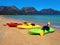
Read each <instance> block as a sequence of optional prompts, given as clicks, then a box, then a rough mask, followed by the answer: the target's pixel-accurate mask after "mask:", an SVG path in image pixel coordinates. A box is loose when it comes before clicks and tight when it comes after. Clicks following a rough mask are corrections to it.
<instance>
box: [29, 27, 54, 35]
mask: <svg viewBox="0 0 60 45" xmlns="http://www.w3.org/2000/svg"><path fill="white" fill-rule="evenodd" d="M40 30H41V28H35V29H31V30H29V31H28V32H29V34H32V35H35V34H36V35H38V34H40ZM52 32H54V28H50V30H49V31H47V30H45V32H44V34H47V33H52Z"/></svg>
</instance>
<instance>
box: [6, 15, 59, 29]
mask: <svg viewBox="0 0 60 45" xmlns="http://www.w3.org/2000/svg"><path fill="white" fill-rule="evenodd" d="M5 17H8V18H15V19H19V20H26V21H32V22H36V23H38V24H43V25H45V24H47V23H48V21H50V22H51V26H54V27H56V28H59V29H60V15H6V16H5Z"/></svg>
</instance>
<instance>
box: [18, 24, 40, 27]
mask: <svg viewBox="0 0 60 45" xmlns="http://www.w3.org/2000/svg"><path fill="white" fill-rule="evenodd" d="M17 28H40V25H34V26H32V25H25V24H23V25H17Z"/></svg>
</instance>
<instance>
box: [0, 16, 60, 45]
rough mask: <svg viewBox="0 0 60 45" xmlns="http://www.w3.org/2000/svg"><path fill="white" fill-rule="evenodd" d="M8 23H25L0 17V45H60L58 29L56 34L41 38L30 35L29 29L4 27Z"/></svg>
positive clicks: (59, 31)
mask: <svg viewBox="0 0 60 45" xmlns="http://www.w3.org/2000/svg"><path fill="white" fill-rule="evenodd" d="M7 22H20V23H22V22H23V21H22V20H16V19H10V18H5V17H3V16H0V45H60V30H58V29H56V28H55V32H54V33H49V34H46V35H44V36H43V37H40V35H30V34H28V30H29V29H18V28H16V27H8V26H4V24H6V23H7Z"/></svg>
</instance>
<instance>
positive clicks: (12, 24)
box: [7, 23, 22, 27]
mask: <svg viewBox="0 0 60 45" xmlns="http://www.w3.org/2000/svg"><path fill="white" fill-rule="evenodd" d="M7 25H8V26H9V27H16V26H17V25H22V24H21V23H7Z"/></svg>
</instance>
